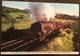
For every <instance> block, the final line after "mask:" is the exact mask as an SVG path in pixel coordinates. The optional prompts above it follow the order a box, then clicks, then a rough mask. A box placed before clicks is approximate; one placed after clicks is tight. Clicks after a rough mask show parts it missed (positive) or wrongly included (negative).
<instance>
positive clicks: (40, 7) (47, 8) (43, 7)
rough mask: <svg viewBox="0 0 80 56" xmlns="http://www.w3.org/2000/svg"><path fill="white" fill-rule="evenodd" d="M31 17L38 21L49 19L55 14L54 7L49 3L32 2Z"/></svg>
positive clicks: (30, 5) (30, 6)
mask: <svg viewBox="0 0 80 56" xmlns="http://www.w3.org/2000/svg"><path fill="white" fill-rule="evenodd" d="M29 8H30V10H31V12H32V15H31V17H32V18H34V19H36V20H37V21H45V20H47V21H49V19H50V18H51V17H54V16H55V12H54V8H53V7H52V6H51V5H50V4H49V3H30V4H29Z"/></svg>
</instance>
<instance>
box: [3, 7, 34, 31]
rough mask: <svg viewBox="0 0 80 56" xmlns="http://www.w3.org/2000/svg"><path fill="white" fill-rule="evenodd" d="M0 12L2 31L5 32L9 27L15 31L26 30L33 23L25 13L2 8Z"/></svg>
mask: <svg viewBox="0 0 80 56" xmlns="http://www.w3.org/2000/svg"><path fill="white" fill-rule="evenodd" d="M2 12H3V13H2V31H7V29H9V28H11V27H14V29H17V30H21V29H27V28H30V26H31V24H32V23H33V22H34V21H32V20H31V19H29V17H30V15H29V13H28V12H26V11H22V10H19V9H14V8H8V7H2ZM12 22H13V26H12Z"/></svg>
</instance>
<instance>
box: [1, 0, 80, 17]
mask: <svg viewBox="0 0 80 56" xmlns="http://www.w3.org/2000/svg"><path fill="white" fill-rule="evenodd" d="M29 3H31V2H19V1H2V6H7V7H12V8H18V9H22V10H24V9H26V8H27V9H29ZM32 3H33V2H32ZM50 4H51V5H52V6H53V7H54V10H55V12H56V13H63V14H69V15H77V16H79V4H65V3H64V4H63V3H50Z"/></svg>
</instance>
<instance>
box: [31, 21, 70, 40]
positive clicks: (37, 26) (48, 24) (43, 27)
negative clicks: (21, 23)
mask: <svg viewBox="0 0 80 56" xmlns="http://www.w3.org/2000/svg"><path fill="white" fill-rule="evenodd" d="M69 24H71V23H67V22H53V21H38V22H35V23H33V24H32V25H31V27H30V30H31V31H30V32H31V36H33V37H35V38H37V39H38V40H40V39H39V37H41V36H47V35H49V34H50V33H51V32H53V31H54V30H58V29H60V28H62V27H65V26H67V25H69Z"/></svg>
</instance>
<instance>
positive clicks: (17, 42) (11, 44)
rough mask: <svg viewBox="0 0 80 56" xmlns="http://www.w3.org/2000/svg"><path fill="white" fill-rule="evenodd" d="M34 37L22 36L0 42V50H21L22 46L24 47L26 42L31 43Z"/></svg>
mask: <svg viewBox="0 0 80 56" xmlns="http://www.w3.org/2000/svg"><path fill="white" fill-rule="evenodd" d="M35 40H36V39H34V40H33V39H32V37H30V36H29V35H28V36H24V37H21V38H18V39H14V40H11V41H8V42H5V43H2V44H1V51H13V50H17V49H18V50H22V49H21V48H22V47H24V46H25V47H26V46H27V45H28V44H30V43H32V42H33V41H35Z"/></svg>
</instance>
